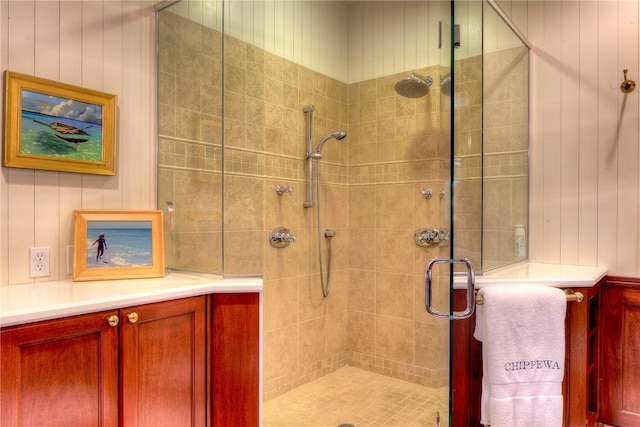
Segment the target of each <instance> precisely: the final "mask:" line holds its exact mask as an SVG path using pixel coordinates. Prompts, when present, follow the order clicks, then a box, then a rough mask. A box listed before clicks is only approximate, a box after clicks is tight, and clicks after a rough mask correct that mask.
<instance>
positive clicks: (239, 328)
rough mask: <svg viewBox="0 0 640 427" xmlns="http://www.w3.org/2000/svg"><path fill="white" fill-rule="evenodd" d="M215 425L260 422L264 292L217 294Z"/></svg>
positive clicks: (213, 388)
mask: <svg viewBox="0 0 640 427" xmlns="http://www.w3.org/2000/svg"><path fill="white" fill-rule="evenodd" d="M211 298H212V300H213V304H212V306H213V315H212V327H211V364H212V367H211V372H212V374H211V375H212V382H211V383H212V384H211V395H212V404H213V410H212V414H213V416H212V418H213V420H212V425H213V426H214V427H228V426H243V427H258V426H259V425H260V408H259V405H260V384H259V381H260V380H259V369H260V353H259V340H260V337H259V333H260V296H259V294H258V293H244V294H224V293H219V294H213V295H212V296H211Z"/></svg>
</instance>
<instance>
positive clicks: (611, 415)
mask: <svg viewBox="0 0 640 427" xmlns="http://www.w3.org/2000/svg"><path fill="white" fill-rule="evenodd" d="M603 293H604V298H603V307H602V308H603V316H602V324H603V333H602V349H603V351H602V366H601V369H602V387H601V390H602V392H601V397H602V399H601V410H600V421H602V422H605V423H606V424H612V425H619V426H638V425H640V334H638V325H640V289H639V288H637V287H636V288H623V287H609V286H607V287H605V289H604V292H603Z"/></svg>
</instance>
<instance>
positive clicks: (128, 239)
mask: <svg viewBox="0 0 640 427" xmlns="http://www.w3.org/2000/svg"><path fill="white" fill-rule="evenodd" d="M101 234H104V240H105V242H106V244H105V246H106V248H105V250H104V253H103V255H102V257H101V258H100V259H99V260H96V256H97V253H98V246H99V243H98V242H97V240H98V238H99V236H100V235H101ZM94 242H95V244H94ZM91 245H93V246H91ZM150 265H153V258H152V250H151V221H122V222H118V221H115V222H110V221H89V224H88V227H87V268H98V267H99V268H109V267H139V266H150Z"/></svg>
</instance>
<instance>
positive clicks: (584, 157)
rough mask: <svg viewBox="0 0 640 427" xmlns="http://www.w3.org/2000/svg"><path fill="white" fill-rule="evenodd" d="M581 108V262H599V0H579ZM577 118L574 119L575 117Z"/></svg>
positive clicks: (579, 135)
mask: <svg viewBox="0 0 640 427" xmlns="http://www.w3.org/2000/svg"><path fill="white" fill-rule="evenodd" d="M579 12H580V15H579V16H580V23H579V25H580V29H579V32H580V39H579V42H580V46H579V50H580V58H579V62H578V63H577V66H578V67H579V68H578V70H576V72H577V78H578V79H579V84H580V93H579V101H580V103H579V112H578V117H577V118H576V119H577V121H576V122H575V123H574V126H576V127H578V131H577V133H578V137H579V141H580V147H579V154H578V156H579V157H578V165H579V166H578V170H579V178H578V179H579V188H578V202H579V206H578V212H579V217H578V235H577V236H576V239H577V240H578V242H579V244H578V263H579V264H580V265H598V233H597V232H596V231H595V230H597V229H598V192H597V188H598V174H597V173H595V172H596V171H597V170H598V92H597V90H596V88H597V87H598V73H597V70H598V54H597V46H598V32H597V31H595V30H594V24H593V23H594V22H597V21H598V4H597V2H580V11H579ZM576 119H574V120H576Z"/></svg>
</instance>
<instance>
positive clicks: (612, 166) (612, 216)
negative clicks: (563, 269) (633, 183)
mask: <svg viewBox="0 0 640 427" xmlns="http://www.w3.org/2000/svg"><path fill="white" fill-rule="evenodd" d="M617 19H618V3H617V2H611V3H609V2H606V3H599V4H598V22H597V23H594V27H595V28H594V31H597V32H598V44H597V45H596V46H597V55H598V69H597V74H598V86H597V91H598V117H597V119H598V170H597V174H598V187H597V192H598V263H599V264H600V265H606V266H607V267H608V268H609V269H610V270H611V271H617V267H618V265H617V259H618V253H617V242H616V239H617V236H618V226H619V224H618V215H617V206H618V191H617V190H618V188H617V185H618V182H617V181H618V167H617V163H618V150H617V148H616V138H615V136H616V135H615V132H616V125H617V119H618V110H619V104H618V102H617V99H618V93H619V92H620V89H619V85H620V81H621V80H620V69H619V67H618V65H617V63H618V41H617V38H618V34H617V31H615V28H617V24H618V23H617ZM596 46H594V48H596ZM594 71H595V70H594Z"/></svg>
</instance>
